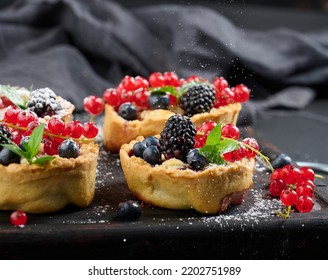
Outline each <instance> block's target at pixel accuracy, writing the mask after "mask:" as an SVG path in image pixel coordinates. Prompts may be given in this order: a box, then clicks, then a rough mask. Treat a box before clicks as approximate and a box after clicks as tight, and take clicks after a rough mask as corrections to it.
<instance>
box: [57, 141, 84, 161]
mask: <svg viewBox="0 0 328 280" xmlns="http://www.w3.org/2000/svg"><path fill="white" fill-rule="evenodd" d="M79 153H80V148H79V146H78V144H77V143H76V142H75V141H74V140H72V139H68V140H65V141H63V142H62V143H61V144H60V145H59V147H58V155H59V156H60V157H62V158H77V157H78V156H79Z"/></svg>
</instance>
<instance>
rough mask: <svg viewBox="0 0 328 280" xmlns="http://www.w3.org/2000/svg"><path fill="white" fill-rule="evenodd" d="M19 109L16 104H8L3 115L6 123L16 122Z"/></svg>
mask: <svg viewBox="0 0 328 280" xmlns="http://www.w3.org/2000/svg"><path fill="white" fill-rule="evenodd" d="M20 111H21V110H20V109H19V108H17V107H16V106H13V105H11V106H9V107H8V108H7V110H6V112H5V114H4V116H3V119H4V121H5V122H7V123H11V124H16V123H17V116H18V114H19V113H20Z"/></svg>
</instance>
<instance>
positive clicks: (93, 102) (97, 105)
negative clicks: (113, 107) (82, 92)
mask: <svg viewBox="0 0 328 280" xmlns="http://www.w3.org/2000/svg"><path fill="white" fill-rule="evenodd" d="M83 106H84V110H85V111H86V112H88V113H89V114H91V115H95V116H97V115H100V114H101V113H102V112H103V111H104V101H103V99H102V98H101V97H99V96H95V95H90V96H87V97H85V98H84V99H83Z"/></svg>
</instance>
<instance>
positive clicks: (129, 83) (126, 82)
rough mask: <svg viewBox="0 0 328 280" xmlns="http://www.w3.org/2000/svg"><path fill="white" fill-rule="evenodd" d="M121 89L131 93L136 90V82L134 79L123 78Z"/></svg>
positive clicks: (129, 77)
mask: <svg viewBox="0 0 328 280" xmlns="http://www.w3.org/2000/svg"><path fill="white" fill-rule="evenodd" d="M121 85H122V88H124V89H125V90H126V91H132V90H135V89H136V82H135V79H134V77H131V76H125V77H124V78H123V79H122V81H121Z"/></svg>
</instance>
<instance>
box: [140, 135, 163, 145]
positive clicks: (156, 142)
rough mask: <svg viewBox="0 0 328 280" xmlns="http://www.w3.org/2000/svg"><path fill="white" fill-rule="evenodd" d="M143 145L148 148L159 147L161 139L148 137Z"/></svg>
mask: <svg viewBox="0 0 328 280" xmlns="http://www.w3.org/2000/svg"><path fill="white" fill-rule="evenodd" d="M142 143H143V144H144V145H145V146H146V147H149V146H159V139H158V138H157V137H155V136H148V137H146V138H145V139H144V140H143V141H142Z"/></svg>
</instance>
